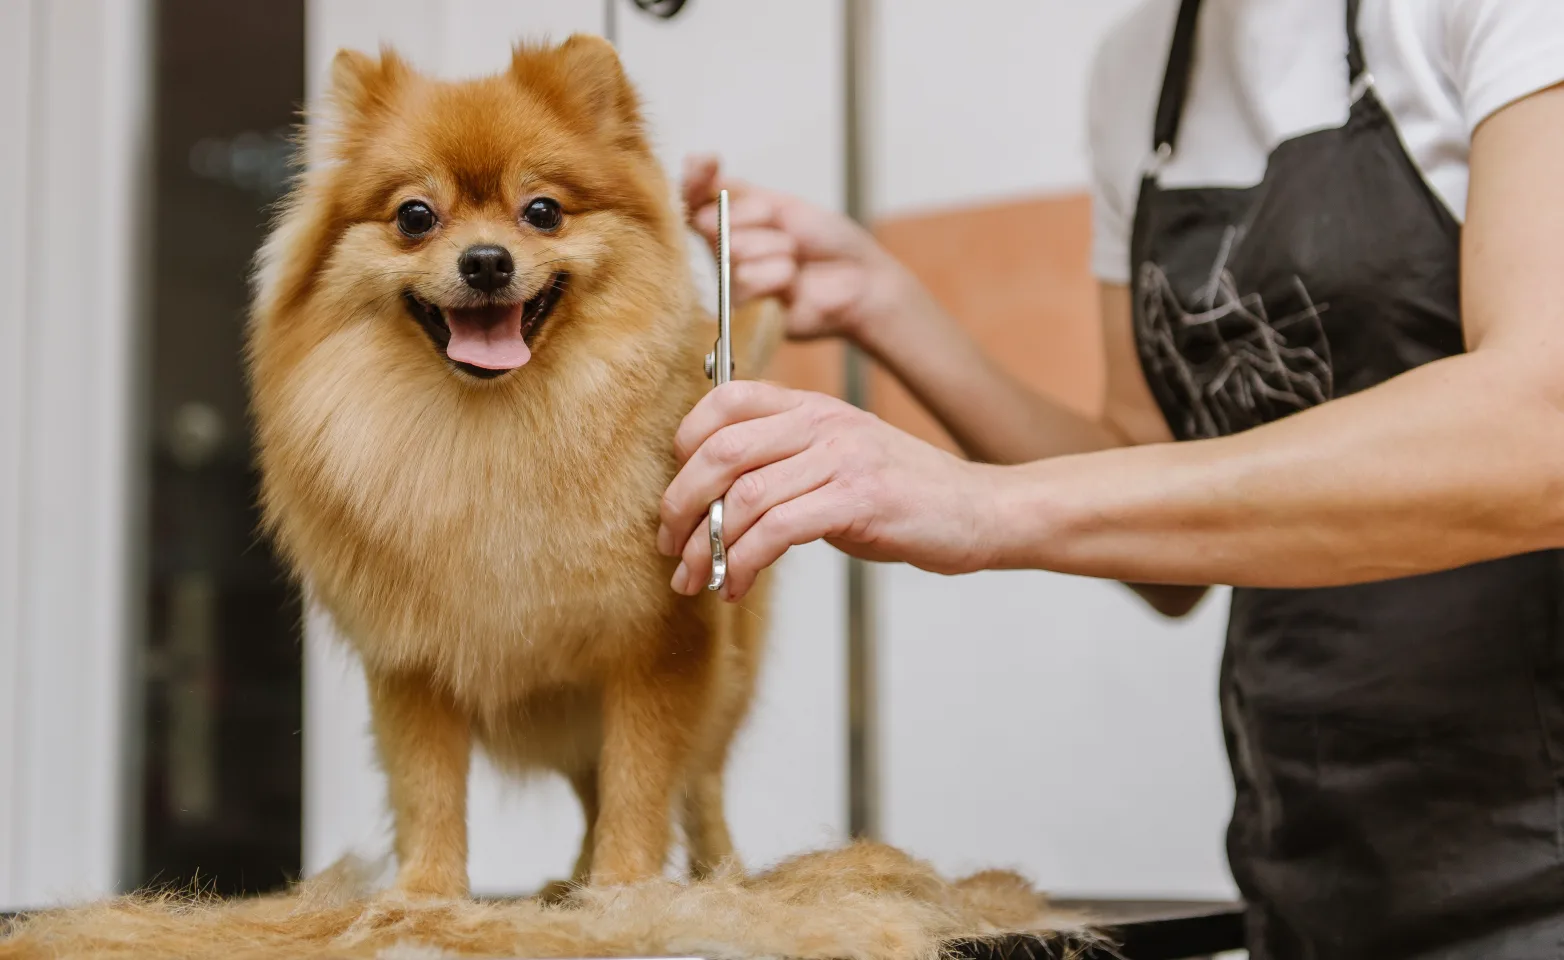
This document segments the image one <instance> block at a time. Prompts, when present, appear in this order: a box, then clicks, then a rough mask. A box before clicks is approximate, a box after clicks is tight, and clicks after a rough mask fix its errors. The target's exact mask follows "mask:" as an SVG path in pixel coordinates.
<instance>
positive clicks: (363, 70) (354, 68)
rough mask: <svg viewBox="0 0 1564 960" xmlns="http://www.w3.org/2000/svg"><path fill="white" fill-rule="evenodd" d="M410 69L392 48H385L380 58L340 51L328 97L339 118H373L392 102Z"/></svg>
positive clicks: (332, 70) (335, 60)
mask: <svg viewBox="0 0 1564 960" xmlns="http://www.w3.org/2000/svg"><path fill="white" fill-rule="evenodd" d="M408 72H409V71H408V67H407V63H406V62H405V61H404V60H403V59H402V58H401V57H399V56H397V54H396V51H394V50H392V49H391V48H390V47H382V48H381V50H380V56H378V57H372V56H370V55H369V54H367V53H361V52H360V51H358V50H338V51H337V55H336V56H335V57H333V58H332V60H331V81H330V84H329V86H328V88H327V94H326V96H327V99H328V100H329V101H330V102H331V104H332V106H333V108H334V109H335V111H336V112H337V113H338V115H339V119H343V120H345V119H348V118H349V117H360V118H365V117H370V116H373V115H375V114H377V113H380V112H381V111H383V110H385V109H386V107H387V106H389V105H390V103H391V100H392V97H393V96H394V95H395V94H396V92H397V89H398V88H399V87H400V86H401V85H402V82H403V81H404V80H406V79H407V75H408Z"/></svg>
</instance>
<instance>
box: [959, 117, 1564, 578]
mask: <svg viewBox="0 0 1564 960" xmlns="http://www.w3.org/2000/svg"><path fill="white" fill-rule="evenodd" d="M1561 155H1564V87H1555V88H1553V89H1551V90H1547V91H1544V92H1542V93H1539V94H1535V95H1533V96H1531V97H1528V98H1526V99H1524V100H1521V101H1519V102H1517V103H1515V104H1512V105H1511V106H1509V107H1507V108H1505V109H1503V110H1501V111H1499V112H1498V113H1496V114H1494V115H1493V116H1492V117H1490V118H1489V119H1488V120H1487V121H1486V122H1484V123H1483V124H1482V126H1481V127H1479V128H1478V130H1477V132H1476V133H1475V134H1474V137H1473V142H1472V153H1471V192H1470V196H1469V199H1468V206H1467V220H1466V226H1465V230H1464V234H1463V247H1462V275H1461V287H1462V310H1463V314H1464V325H1465V329H1466V335H1467V341H1468V346H1469V348H1470V350H1469V352H1468V353H1466V354H1463V355H1460V356H1457V357H1453V358H1450V359H1447V360H1441V361H1438V362H1435V363H1430V364H1427V365H1426V366H1423V367H1420V368H1418V369H1416V370H1413V371H1411V372H1409V373H1407V374H1404V375H1403V376H1400V377H1397V378H1395V379H1393V380H1391V381H1388V382H1386V383H1384V384H1382V385H1380V386H1378V387H1375V388H1373V389H1371V390H1367V391H1364V392H1363V393H1360V394H1356V395H1353V396H1350V397H1346V398H1343V399H1340V400H1337V401H1335V402H1332V403H1329V404H1325V405H1323V406H1320V407H1316V408H1314V409H1312V410H1309V411H1306V412H1304V413H1301V414H1298V415H1296V416H1293V417H1289V418H1287V419H1285V420H1281V421H1279V422H1276V423H1274V424H1270V425H1268V426H1265V427H1261V428H1259V429H1256V430H1252V431H1249V432H1248V433H1244V434H1239V435H1237V436H1233V437H1228V438H1224V439H1219V440H1210V441H1203V442H1199V443H1189V444H1180V445H1171V444H1170V445H1162V446H1154V447H1145V448H1140V449H1135V450H1119V451H1110V452H1106V453H1102V454H1097V455H1093V456H1084V457H1072V458H1064V459H1060V460H1056V461H1052V462H1048V463H1038V464H1033V465H1028V466H1025V467H1021V468H1017V469H1014V470H1012V471H1010V472H1008V473H1005V474H1002V475H996V476H995V477H994V478H993V483H994V485H995V490H996V495H997V496H998V498H999V502H1000V503H1002V504H1003V505H1004V507H1003V510H1004V512H1005V514H1006V515H1008V516H1010V517H1011V518H1012V522H1013V524H1014V529H1015V531H1016V532H1015V535H1014V536H1011V537H1009V538H1007V540H1006V544H1007V545H1006V547H1005V549H1003V550H1001V551H998V552H997V553H996V554H995V555H994V556H992V557H991V558H989V559H990V562H992V563H993V564H994V565H996V566H1021V567H1030V566H1043V567H1048V568H1050V569H1057V570H1065V571H1070V572H1074V573H1083V574H1090V575H1096V576H1105V577H1115V578H1131V579H1134V578H1142V579H1148V580H1167V581H1175V582H1178V581H1186V580H1191V579H1193V580H1198V581H1200V582H1215V583H1234V584H1250V585H1257V586H1280V587H1301V586H1315V585H1330V584H1341V583H1350V582H1356V581H1364V580H1369V579H1378V578H1383V577H1391V576H1396V575H1401V574H1415V573H1421V572H1427V571H1431V570H1436V569H1442V568H1448V567H1454V566H1459V565H1462V564H1466V563H1471V562H1475V561H1480V560H1484V559H1490V558H1495V557H1499V556H1504V555H1508V554H1515V553H1523V552H1527V551H1532V550H1540V549H1544V548H1550V547H1558V546H1564V296H1560V288H1559V285H1560V278H1561V277H1564V177H1561V176H1560V175H1559V159H1558V158H1559V157H1560V156H1561Z"/></svg>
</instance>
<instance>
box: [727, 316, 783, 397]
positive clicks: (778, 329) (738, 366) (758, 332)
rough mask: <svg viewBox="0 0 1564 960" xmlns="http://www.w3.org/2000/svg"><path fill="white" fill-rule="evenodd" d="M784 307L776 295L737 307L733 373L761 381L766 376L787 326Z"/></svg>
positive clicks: (734, 317)
mask: <svg viewBox="0 0 1564 960" xmlns="http://www.w3.org/2000/svg"><path fill="white" fill-rule="evenodd" d="M784 309H785V308H784V307H783V306H782V302H781V301H780V300H778V299H777V298H775V297H765V298H763V299H760V300H751V301H750V302H748V303H746V304H744V305H743V306H741V307H737V308H735V309H734V311H733V367H734V376H737V377H742V378H744V379H745V380H760V379H763V378H764V377H765V376H766V371H767V370H768V369H769V368H770V366H771V358H772V357H773V356H775V355H776V352H777V347H778V346H779V345H780V344H781V343H782V337H783V333H784V331H785V329H786V321H785V315H784V314H783V310H784Z"/></svg>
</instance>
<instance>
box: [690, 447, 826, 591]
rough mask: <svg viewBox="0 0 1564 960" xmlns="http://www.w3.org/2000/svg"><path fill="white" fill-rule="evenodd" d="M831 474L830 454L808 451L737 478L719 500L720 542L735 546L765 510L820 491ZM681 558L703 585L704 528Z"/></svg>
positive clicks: (706, 560) (706, 567) (706, 562)
mask: <svg viewBox="0 0 1564 960" xmlns="http://www.w3.org/2000/svg"><path fill="white" fill-rule="evenodd" d="M835 472H836V468H835V462H834V458H833V456H832V452H831V451H828V450H824V449H822V448H819V447H809V448H808V449H805V450H804V451H802V452H800V453H798V454H796V455H795V456H791V457H786V458H783V459H780V460H777V461H776V462H775V463H770V464H767V465H766V466H763V467H761V468H760V469H758V470H751V471H749V472H748V473H745V474H743V475H741V476H740V477H739V478H738V479H737V480H734V481H733V483H732V485H731V486H729V487H728V490H727V493H725V494H724V495H723V498H722V505H723V506H722V537H723V542H724V543H729V544H731V543H737V542H738V541H739V540H740V538H742V537H743V536H744V535H745V534H746V533H747V532H748V531H749V529H750V528H751V527H753V526H754V525H755V523H756V522H757V521H758V520H759V519H760V518H761V517H763V516H765V514H766V512H767V511H768V510H773V509H775V508H776V507H777V505H779V504H782V503H786V502H787V501H789V500H794V499H797V498H798V497H802V496H804V495H805V494H808V493H812V492H814V491H815V490H818V489H820V488H821V487H823V486H825V485H826V484H827V483H829V482H831V479H832V477H833V476H834V475H835ZM708 516H709V514H708ZM681 556H682V558H683V561H684V567H685V569H687V570H691V571H694V572H695V575H696V576H697V577H698V578H699V579H701V581H702V582H705V579H706V577H707V576H708V575H709V574H710V572H711V540H710V538H709V537H708V536H707V534H706V532H705V528H704V527H697V529H696V531H695V533H694V535H692V536H691V537H690V539H689V540H687V541H685V543H684V549H683V551H682V553H681ZM676 589H677V588H676Z"/></svg>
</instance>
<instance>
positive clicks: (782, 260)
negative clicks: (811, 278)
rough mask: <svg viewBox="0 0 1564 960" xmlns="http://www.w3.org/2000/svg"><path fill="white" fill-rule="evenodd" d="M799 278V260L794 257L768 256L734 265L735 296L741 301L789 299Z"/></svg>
mask: <svg viewBox="0 0 1564 960" xmlns="http://www.w3.org/2000/svg"><path fill="white" fill-rule="evenodd" d="M796 279H798V261H797V260H794V259H793V258H792V257H786V256H782V257H767V258H765V259H764V260H748V261H744V262H742V263H736V264H734V265H733V296H734V299H735V300H736V301H738V302H739V303H747V302H748V301H750V300H755V299H758V298H760V297H781V298H783V299H784V300H786V299H789V297H788V294H789V292H790V291H791V290H792V288H793V281H794V280H796Z"/></svg>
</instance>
